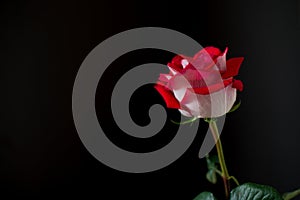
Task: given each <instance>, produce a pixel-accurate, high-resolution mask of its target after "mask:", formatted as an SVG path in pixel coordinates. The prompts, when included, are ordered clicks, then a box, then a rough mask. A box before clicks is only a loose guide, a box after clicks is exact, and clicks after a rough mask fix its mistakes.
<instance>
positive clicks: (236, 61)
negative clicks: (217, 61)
mask: <svg viewBox="0 0 300 200" xmlns="http://www.w3.org/2000/svg"><path fill="white" fill-rule="evenodd" d="M243 60H244V58H243V57H239V58H231V59H229V60H227V62H226V71H225V72H224V73H223V74H222V78H223V79H226V78H230V77H233V76H236V75H237V74H238V73H239V69H240V66H241V64H242V62H243Z"/></svg>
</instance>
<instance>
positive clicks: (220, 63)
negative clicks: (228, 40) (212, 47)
mask: <svg viewBox="0 0 300 200" xmlns="http://www.w3.org/2000/svg"><path fill="white" fill-rule="evenodd" d="M227 51H228V48H227V47H226V49H225V50H224V52H223V55H221V56H219V57H218V58H217V63H216V65H217V67H218V69H219V70H220V71H221V72H222V71H225V70H226V54H227Z"/></svg>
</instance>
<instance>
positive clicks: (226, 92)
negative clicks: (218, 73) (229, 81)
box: [180, 85, 236, 118]
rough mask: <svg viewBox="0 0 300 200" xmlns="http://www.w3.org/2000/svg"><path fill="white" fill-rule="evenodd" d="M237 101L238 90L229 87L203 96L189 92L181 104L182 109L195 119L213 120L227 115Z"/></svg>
mask: <svg viewBox="0 0 300 200" xmlns="http://www.w3.org/2000/svg"><path fill="white" fill-rule="evenodd" d="M235 100H236V89H235V88H232V86H231V85H228V86H227V87H225V88H224V89H222V90H219V91H218V92H215V93H212V94H208V95H201V94H195V93H193V92H191V91H189V90H188V91H187V92H186V95H185V96H184V98H183V99H182V101H181V102H180V104H181V107H182V108H181V109H183V108H184V110H185V111H187V112H189V113H191V114H192V116H194V117H201V118H213V117H220V116H222V115H224V114H226V113H227V112H228V111H229V110H230V109H231V107H232V106H233V104H234V102H235Z"/></svg>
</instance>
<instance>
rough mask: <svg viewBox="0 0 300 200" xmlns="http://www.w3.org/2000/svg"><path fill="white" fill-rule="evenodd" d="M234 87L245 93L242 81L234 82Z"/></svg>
mask: <svg viewBox="0 0 300 200" xmlns="http://www.w3.org/2000/svg"><path fill="white" fill-rule="evenodd" d="M232 87H233V88H236V89H237V90H238V91H243V89H244V84H243V82H242V81H241V80H233V83H232Z"/></svg>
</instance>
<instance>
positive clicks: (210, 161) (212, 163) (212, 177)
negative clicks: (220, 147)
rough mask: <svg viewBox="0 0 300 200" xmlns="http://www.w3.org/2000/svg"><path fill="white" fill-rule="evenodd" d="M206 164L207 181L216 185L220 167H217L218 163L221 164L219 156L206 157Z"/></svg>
mask: <svg viewBox="0 0 300 200" xmlns="http://www.w3.org/2000/svg"><path fill="white" fill-rule="evenodd" d="M206 163H207V168H208V171H207V173H206V179H207V180H208V181H209V182H211V183H213V184H216V183H217V174H216V171H217V170H218V167H217V165H216V163H219V159H218V157H217V156H209V155H207V156H206Z"/></svg>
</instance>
